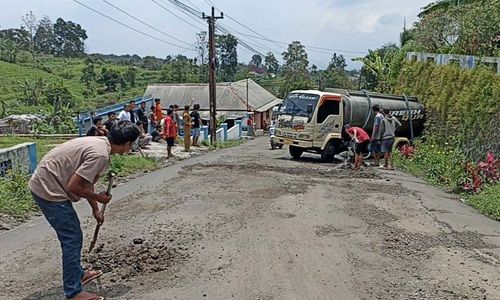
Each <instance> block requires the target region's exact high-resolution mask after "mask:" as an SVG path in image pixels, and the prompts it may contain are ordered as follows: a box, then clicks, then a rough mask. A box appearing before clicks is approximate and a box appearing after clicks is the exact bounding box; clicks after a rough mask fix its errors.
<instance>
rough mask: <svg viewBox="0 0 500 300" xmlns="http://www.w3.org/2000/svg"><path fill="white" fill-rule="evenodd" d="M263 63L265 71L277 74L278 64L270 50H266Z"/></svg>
mask: <svg viewBox="0 0 500 300" xmlns="http://www.w3.org/2000/svg"><path fill="white" fill-rule="evenodd" d="M264 65H265V67H266V69H267V72H269V73H271V74H274V75H277V74H278V69H279V64H278V60H277V59H276V57H275V56H274V54H273V53H272V52H268V53H267V55H266V57H265V58H264Z"/></svg>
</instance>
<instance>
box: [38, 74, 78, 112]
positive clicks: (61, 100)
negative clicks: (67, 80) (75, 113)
mask: <svg viewBox="0 0 500 300" xmlns="http://www.w3.org/2000/svg"><path fill="white" fill-rule="evenodd" d="M43 96H44V97H45V101H46V103H47V104H49V105H52V106H53V107H54V108H56V109H58V108H60V107H63V106H64V107H68V108H71V107H73V106H75V98H74V97H73V95H72V94H71V92H70V91H69V90H68V88H67V87H65V86H64V85H63V83H62V81H61V82H58V83H54V82H52V83H50V84H48V85H47V86H46V88H45V89H44V91H43Z"/></svg>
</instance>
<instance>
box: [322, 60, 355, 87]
mask: <svg viewBox="0 0 500 300" xmlns="http://www.w3.org/2000/svg"><path fill="white" fill-rule="evenodd" d="M345 67H347V64H346V62H345V58H344V56H343V55H342V54H340V55H337V53H333V56H332V58H331V60H330V63H329V64H328V67H327V68H326V71H325V72H324V74H322V75H323V80H324V84H325V86H326V87H335V88H343V89H352V88H353V84H352V81H351V80H350V79H349V76H348V75H347V72H346V70H345Z"/></svg>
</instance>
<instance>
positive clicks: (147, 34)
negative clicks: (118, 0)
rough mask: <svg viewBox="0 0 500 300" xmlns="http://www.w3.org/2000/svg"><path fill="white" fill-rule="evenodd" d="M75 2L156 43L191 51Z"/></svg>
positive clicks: (74, 0) (75, 0) (76, 0)
mask: <svg viewBox="0 0 500 300" xmlns="http://www.w3.org/2000/svg"><path fill="white" fill-rule="evenodd" d="M73 2H76V3H78V4H80V5H81V6H83V7H86V8H87V9H90V10H91V11H93V12H95V13H97V14H99V15H101V16H103V17H105V18H107V19H109V20H111V21H113V22H115V23H118V24H120V25H122V26H125V27H127V28H128V29H130V30H132V31H135V32H137V33H140V34H142V35H145V36H147V37H149V38H152V39H154V40H156V41H159V42H162V43H165V44H167V45H171V46H174V47H178V48H181V49H186V50H191V49H189V48H186V47H183V46H179V45H176V44H173V43H170V42H168V41H165V40H162V39H160V38H157V37H155V36H153V35H150V34H149V33H146V32H144V31H141V30H139V29H136V28H134V27H132V26H129V25H127V24H125V23H122V22H120V21H118V20H116V19H113V18H112V17H110V16H108V15H106V14H104V13H102V12H100V11H98V10H96V9H94V8H92V7H90V6H88V5H86V4H84V3H82V2H80V1H78V0H73ZM193 51H195V50H194V49H193Z"/></svg>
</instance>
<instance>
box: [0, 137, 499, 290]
mask: <svg viewBox="0 0 500 300" xmlns="http://www.w3.org/2000/svg"><path fill="white" fill-rule="evenodd" d="M78 211H79V213H80V216H81V219H82V226H83V228H84V234H85V246H84V247H85V249H87V247H88V245H89V243H90V240H91V238H92V233H93V228H94V226H95V223H94V220H93V219H92V218H91V216H90V211H89V207H88V205H87V204H85V203H80V204H79V205H78ZM96 248H97V251H96V252H94V253H93V254H91V255H85V256H84V264H85V265H92V266H94V267H95V268H102V269H103V270H104V271H105V272H106V273H105V274H104V275H103V278H102V282H103V287H102V288H101V290H100V291H99V292H98V293H100V294H102V295H105V296H107V299H262V300H266V299H500V286H499V282H500V272H499V270H500V269H499V259H500V223H498V222H496V221H493V220H490V219H488V218H487V217H484V216H482V215H480V214H478V213H476V212H475V211H474V210H473V209H472V208H470V207H468V206H467V205H465V204H463V203H462V202H460V201H459V199H458V198H457V197H456V196H454V195H450V194H447V193H445V192H443V191H441V190H439V189H437V188H434V187H431V186H428V185H426V184H425V183H423V182H422V181H421V180H419V179H416V178H414V177H412V176H409V175H406V174H404V173H402V172H398V171H381V170H375V169H368V170H365V171H362V172H360V173H353V172H352V171H350V170H348V169H345V168H343V167H342V166H341V165H340V164H323V163H320V162H319V157H317V156H313V155H305V158H303V159H301V160H291V159H290V157H289V155H288V153H287V150H286V149H284V150H274V151H272V150H270V149H269V146H268V143H267V139H266V138H260V139H257V140H253V141H249V142H247V143H245V144H243V145H240V146H237V147H234V148H229V149H224V150H221V151H217V152H212V153H209V154H206V155H202V156H199V157H195V158H190V159H188V160H184V161H181V162H179V163H177V164H175V165H173V166H169V167H167V168H164V169H161V170H158V171H156V172H153V173H149V174H146V175H144V176H142V177H139V178H136V179H133V180H131V181H129V182H128V183H126V184H122V185H121V186H119V187H118V188H116V189H115V190H114V198H113V200H112V202H111V203H110V204H109V205H108V208H107V211H106V223H105V224H104V225H103V227H102V228H101V232H100V237H99V241H98V246H97V247H96ZM0 255H1V256H0V270H1V271H0V299H64V297H63V296H62V290H61V288H60V285H61V279H60V273H61V268H60V250H59V246H58V244H57V240H56V239H55V234H54V233H53V232H52V230H51V229H50V227H49V226H48V224H47V223H46V222H45V220H44V219H43V218H41V219H36V220H33V221H31V222H29V223H27V224H24V225H22V226H20V227H18V228H16V229H14V230H11V231H8V232H5V233H2V234H1V235H0ZM88 288H89V289H91V290H93V291H95V290H96V288H97V287H96V285H94V284H91V285H90V286H89V287H88Z"/></svg>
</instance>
